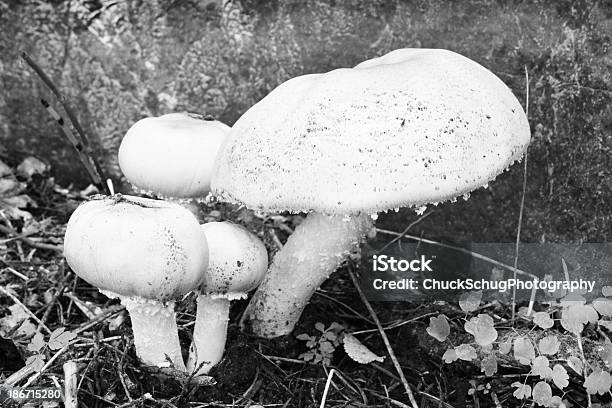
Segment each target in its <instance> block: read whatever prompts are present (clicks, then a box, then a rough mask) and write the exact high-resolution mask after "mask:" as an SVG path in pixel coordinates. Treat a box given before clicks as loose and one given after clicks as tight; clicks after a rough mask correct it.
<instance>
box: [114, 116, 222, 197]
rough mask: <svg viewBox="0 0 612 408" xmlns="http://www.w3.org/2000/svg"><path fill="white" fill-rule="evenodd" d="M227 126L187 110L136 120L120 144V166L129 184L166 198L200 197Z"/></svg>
mask: <svg viewBox="0 0 612 408" xmlns="http://www.w3.org/2000/svg"><path fill="white" fill-rule="evenodd" d="M229 130H230V127H229V126H227V125H226V124H224V123H221V122H219V121H216V120H205V119H202V118H201V117H199V116H198V115H192V114H188V113H170V114H167V115H163V116H159V117H153V118H145V119H141V120H139V121H138V122H136V123H135V124H134V125H133V126H132V127H131V128H130V129H129V130H128V131H127V133H126V134H125V136H124V137H123V140H122V141H121V146H120V147H119V166H120V167H121V171H122V172H123V174H124V175H125V177H126V178H127V179H128V180H129V181H130V183H132V184H133V185H134V186H136V187H138V188H141V189H144V190H148V191H152V192H154V193H157V194H160V195H163V196H165V197H176V198H179V197H203V196H205V195H206V194H208V192H209V191H210V179H211V176H212V169H213V164H214V161H215V157H216V155H217V152H218V151H219V148H220V147H221V145H222V144H223V142H224V141H225V138H226V136H227V135H228V134H229Z"/></svg>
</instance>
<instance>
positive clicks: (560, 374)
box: [552, 364, 569, 390]
mask: <svg viewBox="0 0 612 408" xmlns="http://www.w3.org/2000/svg"><path fill="white" fill-rule="evenodd" d="M552 380H553V382H554V383H555V385H556V386H557V387H558V388H559V389H560V390H562V389H564V388H565V387H567V386H568V385H569V375H568V374H567V371H566V370H565V368H564V367H563V366H562V365H561V364H555V366H554V367H553V370H552Z"/></svg>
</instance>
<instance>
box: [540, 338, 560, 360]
mask: <svg viewBox="0 0 612 408" xmlns="http://www.w3.org/2000/svg"><path fill="white" fill-rule="evenodd" d="M560 346H561V343H560V342H559V339H558V338H557V336H555V335H553V334H551V335H549V336H546V337H544V338H542V339H540V342H539V343H538V348H539V349H540V353H542V354H547V355H549V356H553V355H555V354H557V353H558V352H559V347H560Z"/></svg>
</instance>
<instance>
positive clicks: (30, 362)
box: [26, 354, 45, 373]
mask: <svg viewBox="0 0 612 408" xmlns="http://www.w3.org/2000/svg"><path fill="white" fill-rule="evenodd" d="M26 366H28V367H31V368H32V370H34V371H35V372H37V373H38V372H40V371H41V370H42V369H43V367H44V366H45V356H43V355H42V354H34V355H32V356H30V357H28V359H27V360H26Z"/></svg>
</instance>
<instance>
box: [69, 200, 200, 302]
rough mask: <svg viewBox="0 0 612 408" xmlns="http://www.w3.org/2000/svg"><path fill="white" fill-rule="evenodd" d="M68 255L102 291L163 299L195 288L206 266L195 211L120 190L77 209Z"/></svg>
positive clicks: (76, 268) (82, 274)
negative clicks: (126, 194) (120, 191)
mask: <svg viewBox="0 0 612 408" xmlns="http://www.w3.org/2000/svg"><path fill="white" fill-rule="evenodd" d="M64 256H65V257H66V260H67V261H68V264H69V265H70V267H71V268H72V270H73V271H74V272H75V273H76V274H77V275H78V276H80V277H81V278H83V279H84V280H85V281H87V282H89V283H90V284H91V285H93V286H96V287H97V288H99V289H100V290H103V291H108V292H113V293H115V294H117V295H121V296H136V297H142V298H146V299H151V300H159V301H168V300H173V299H178V298H180V297H182V296H183V295H185V294H186V293H187V292H189V291H191V290H194V289H196V288H197V287H198V286H199V285H200V284H201V283H202V275H203V272H204V271H206V268H207V265H208V247H207V243H206V235H205V234H204V232H203V231H202V228H200V225H199V224H198V221H197V220H196V218H195V217H194V216H193V214H191V213H190V212H189V211H188V210H186V209H185V208H183V207H181V206H179V205H177V204H172V203H168V202H165V201H160V200H151V199H146V198H139V197H132V196H121V195H116V196H112V197H104V198H101V199H95V200H92V201H88V202H86V203H83V204H81V205H80V206H79V207H78V208H77V209H76V210H75V211H74V213H73V214H72V216H71V217H70V220H69V221H68V226H67V228H66V235H65V237H64Z"/></svg>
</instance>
